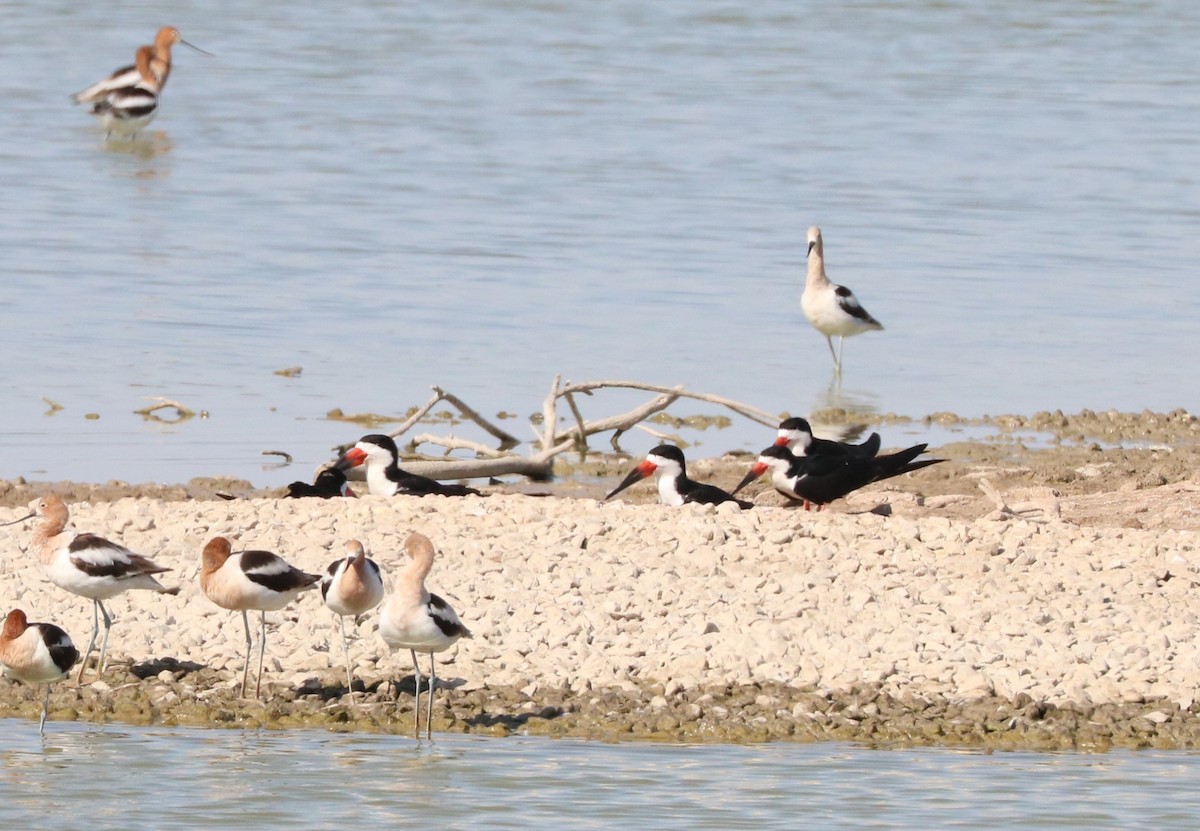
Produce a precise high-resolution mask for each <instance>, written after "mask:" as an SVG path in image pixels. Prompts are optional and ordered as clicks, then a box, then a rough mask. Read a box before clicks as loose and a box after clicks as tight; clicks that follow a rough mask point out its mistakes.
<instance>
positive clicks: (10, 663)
mask: <svg viewBox="0 0 1200 831" xmlns="http://www.w3.org/2000/svg"><path fill="white" fill-rule="evenodd" d="M78 660H79V650H78V649H76V648H75V644H73V643H71V637H70V636H69V635H68V634H67V633H66V632H64V631H63V630H62V629H59V628H58V627H57V626H55V625H54V624H53V623H30V622H29V620H28V619H27V618H26V617H25V613H24V612H23V611H21V610H20V609H13V610H12V611H11V612H9V613H8V617H6V618H5V619H4V630H3V632H0V670H3V671H4V674H5V675H7V676H9V677H10V678H16V679H17V680H18V681H21V682H23V683H26V684H45V685H46V697H45V698H43V699H42V718H41V720H40V721H39V722H38V734H39V735H44V734H45V729H46V712H47V711H48V710H49V709H50V684H51V683H52V682H54V681H58V680H60V679H62V678H66V677H67V673H69V672H70V671H71V667H73V666H75V662H76V661H78Z"/></svg>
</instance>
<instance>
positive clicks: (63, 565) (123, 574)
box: [5, 494, 179, 683]
mask: <svg viewBox="0 0 1200 831" xmlns="http://www.w3.org/2000/svg"><path fill="white" fill-rule="evenodd" d="M29 507H30V509H31V513H29V514H28V515H26V516H23V517H21V518H20V519H15V520H13V521H12V522H9V523H5V524H6V525H12V524H14V523H17V522H24V521H25V520H27V519H31V518H32V517H38V518H40V519H41V521H42V522H41V524H40V525H39V526H38V528H37V530H36V531H34V532H33V548H34V549H35V550H36V551H37V554H38V558H39V559H41V561H42V567H43V568H44V569H45V572H46V576H47V577H48V578H50V582H51V583H53V584H54V585H56V586H58V587H59V588H60V589H66V590H67V591H69V592H71V593H72V594H77V595H79V596H80V597H86V598H89V599H90V600H91V601H92V637H91V638H90V639H89V640H88V645H87V649H85V650H84V652H83V660H81V661H80V662H79V675H78V676H77V677H76V679H75V681H76V683H79V682H81V681H82V680H83V671H84V669H85V668H86V667H87V660H88V658H89V657H91V654H92V648H93V647H94V646H95V645H96V636H97V635H98V634H99V632H100V616H103V617H104V640H103V641H102V642H101V644H100V656H99V658H98V659H97V663H96V674H97V675H100V674H102V673H103V672H104V667H105V656H106V655H107V654H108V634H109V632H110V630H111V629H112V617H111V616H110V615H109V614H108V610H107V609H105V608H104V601H105V600H108V599H109V598H112V597H116V596H117V595H118V594H120V593H121V592H124V591H126V590H128V589H145V590H147V591H153V592H159V593H161V594H179V587H178V586H174V587H172V588H167V587H166V586H164V585H163V584H162V583H160V582H158V580H157V579H155V575H156V574H162V573H164V572H167V571H170V570H171V569H169V568H165V567H163V566H160V565H158V564H156V563H155V562H154V561H153V560H151V559H150V558H148V557H145V556H143V555H141V554H135V553H134V552H132V551H130V550H129V549H128V548H126V547H125V546H123V545H118V544H117V543H115V542H110V541H108V540H106V539H104V538H103V537H98V536H96V535H95V534H81V533H80V532H79V531H76V530H75V529H74V528H72V527H70V524H69V520H70V513H69V512H68V511H67V505H66V503H65V502H63V501H62V498H61V497H59V496H58V495H57V494H47V495H46V496H43V497H41V498H39V499H35V500H33V502H31V503H30V504H29Z"/></svg>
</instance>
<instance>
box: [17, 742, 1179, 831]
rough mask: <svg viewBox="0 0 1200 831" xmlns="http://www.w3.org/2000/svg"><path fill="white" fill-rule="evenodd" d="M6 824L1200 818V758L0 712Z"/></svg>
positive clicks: (1078, 822)
mask: <svg viewBox="0 0 1200 831" xmlns="http://www.w3.org/2000/svg"><path fill="white" fill-rule="evenodd" d="M0 747H2V748H3V750H0V754H2V757H3V759H2V762H3V763H2V765H0V817H3V819H4V821H5V826H6V827H13V828H16V827H28V828H45V829H49V828H70V827H78V826H79V820H80V817H81V816H86V817H87V826H88V827H89V828H98V829H107V828H114V829H124V828H130V827H139V828H140V827H152V828H160V829H175V828H239V829H241V828H285V827H294V828H339V827H341V828H348V827H353V828H361V829H375V828H378V829H388V828H396V827H407V828H412V827H435V828H549V827H570V828H616V827H631V826H633V827H653V828H662V829H728V828H746V829H773V828H778V829H795V828H801V827H803V828H847V829H849V828H854V829H863V828H878V829H908V828H911V829H928V828H973V829H978V828H1001V827H1003V828H1029V829H1052V828H1090V829H1108V828H1113V829H1116V828H1155V829H1177V828H1178V829H1193V828H1195V827H1196V822H1197V820H1200V795H1197V792H1196V789H1195V787H1194V782H1195V779H1196V777H1197V775H1200V758H1198V757H1197V756H1196V755H1194V754H1191V753H1164V752H1138V753H1134V752H1124V751H1118V752H1112V753H1105V754H1103V755H1082V754H1049V753H1043V754H1032V753H1001V754H994V755H988V754H981V753H974V752H962V751H951V750H936V749H921V750H893V751H886V750H868V749H864V748H860V747H855V746H851V745H841V744H832V743H827V744H816V745H793V744H771V745H761V746H749V747H739V746H683V745H654V744H612V745H610V744H602V743H587V742H576V741H557V740H550V739H535V738H521V737H511V738H505V739H486V738H477V737H463V736H438V737H435V739H434V741H433V742H432V743H431V744H430V743H424V744H416V743H414V742H413V741H411V740H406V739H401V738H395V737H377V736H353V735H338V734H328V733H321V732H316V731H303V730H296V731H289V732H286V733H243V732H236V731H228V730H182V729H165V728H127V727H120V726H115V725H109V726H106V727H97V726H93V725H83V724H62V723H53V722H51V723H50V724H49V725H48V727H47V737H46V740H45V742H41V741H39V740H38V738H37V730H36V726H35V725H34V723H33V722H29V721H23V720H15V719H0Z"/></svg>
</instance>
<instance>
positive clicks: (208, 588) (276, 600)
mask: <svg viewBox="0 0 1200 831" xmlns="http://www.w3.org/2000/svg"><path fill="white" fill-rule="evenodd" d="M320 580H321V575H319V574H308V573H307V572H304V571H301V570H300V569H298V568H296V567H295V566H293V565H291V564H290V563H288V562H287V561H286V560H284V559H283V558H282V557H280V556H279V555H278V554H273V553H271V552H270V551H239V552H237V553H236V554H235V553H233V546H232V545H230V543H229V540H228V539H226V538H225V537H213V538H212V539H211V540H209V541H208V544H207V545H205V546H204V551H203V553H202V554H201V558H200V588H201V590H202V591H203V592H204V595H205V596H206V597H207V598H208V599H209V600H211V601H212V602H213V603H216V604H217V605H218V606H220V607H221V608H222V609H230V610H231V611H235V612H241V613H242V626H243V627H245V630H246V661H245V663H244V664H243V665H242V693H241V695H242V698H245V697H246V678H247V676H248V674H249V672H250V652H251V647H252V646H253V640H252V639H251V637H250V617H249V615H248V611H249V610H250V609H257V610H258V611H259V614H260V622H261V624H262V626H261V632H260V633H259V639H258V678H257V680H256V681H255V684H254V697H255V698H258V696H259V693H260V691H261V689H262V668H263V655H264V654H265V652H266V648H267V612H277V611H279V610H280V609H282V608H284V607H285V606H287V605H288V604H289V603H291V602H292V601H293V600H295V599H296V597H297V596H298V595H299V594H300V592H302V591H304V590H305V589H310V588H313V587H314V586H316V584H317V583H318V582H320Z"/></svg>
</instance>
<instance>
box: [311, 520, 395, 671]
mask: <svg viewBox="0 0 1200 831" xmlns="http://www.w3.org/2000/svg"><path fill="white" fill-rule="evenodd" d="M321 597H322V598H323V599H324V600H325V605H326V606H328V607H329V608H330V609H332V610H333V613H334V614H336V615H337V616H338V627H339V629H340V631H341V633H342V653H343V654H344V655H345V657H346V692H347V694H349V695H353V694H354V673H353V672H352V671H351V669H350V647H349V645H348V644H347V643H346V618H347V617H352V618H355V622H356V623H357V618H358V617H359V615H364V614H366V613H367V612H369V611H371V610H372V609H374V608H375V607H376V606H378V605H379V604H380V603H381V602H382V601H383V577H382V575H381V574H380V571H379V565H378V563H376V562H375V561H374V560H372V559H370V558H369V557H367V552H366V549H365V548H363V544H362V543H361V542H359V541H358V540H350V541H348V542H347V543H346V556H345V557H343V558H341V559H340V560H334V561H333V562H332V563H330V564H329V568H327V569H326V570H325V576H324V577H322V578H321Z"/></svg>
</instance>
